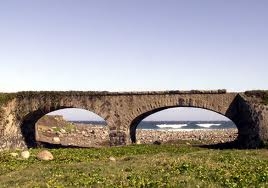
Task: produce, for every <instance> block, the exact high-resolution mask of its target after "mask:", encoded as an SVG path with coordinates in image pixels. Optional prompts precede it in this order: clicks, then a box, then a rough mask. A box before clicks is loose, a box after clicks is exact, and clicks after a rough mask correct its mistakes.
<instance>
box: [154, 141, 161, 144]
mask: <svg viewBox="0 0 268 188" xmlns="http://www.w3.org/2000/svg"><path fill="white" fill-rule="evenodd" d="M153 144H155V145H161V142H160V141H158V140H156V141H154V143H153Z"/></svg>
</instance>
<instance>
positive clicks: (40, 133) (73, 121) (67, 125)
mask: <svg viewBox="0 0 268 188" xmlns="http://www.w3.org/2000/svg"><path fill="white" fill-rule="evenodd" d="M21 132H22V135H23V137H24V140H25V142H26V144H27V147H36V146H39V145H41V146H48V147H101V146H104V145H108V144H109V131H108V126H107V123H106V121H105V120H104V119H103V118H102V117H101V116H99V115H97V114H96V113H94V112H91V111H89V110H85V109H80V108H70V107H62V108H59V109H56V110H54V109H53V110H48V111H46V110H40V109H39V110H36V111H34V112H31V113H29V114H28V115H27V116H25V117H24V118H23V122H22V124H21Z"/></svg>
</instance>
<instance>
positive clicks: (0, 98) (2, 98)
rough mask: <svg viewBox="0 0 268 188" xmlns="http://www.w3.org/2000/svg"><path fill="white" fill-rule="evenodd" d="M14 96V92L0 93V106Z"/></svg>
mask: <svg viewBox="0 0 268 188" xmlns="http://www.w3.org/2000/svg"><path fill="white" fill-rule="evenodd" d="M15 97H16V95H15V94H14V93H0V106H2V105H4V104H6V103H7V102H8V101H10V100H12V99H14V98H15Z"/></svg>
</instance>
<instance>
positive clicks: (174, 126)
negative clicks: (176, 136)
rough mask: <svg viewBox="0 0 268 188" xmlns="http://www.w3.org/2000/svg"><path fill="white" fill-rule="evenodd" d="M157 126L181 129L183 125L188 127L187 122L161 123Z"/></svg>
mask: <svg viewBox="0 0 268 188" xmlns="http://www.w3.org/2000/svg"><path fill="white" fill-rule="evenodd" d="M156 126H157V127H159V128H161V129H163V128H166V129H167V128H171V129H180V128H182V127H186V126H187V124H159V125H156Z"/></svg>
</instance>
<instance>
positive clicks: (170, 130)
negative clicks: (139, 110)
mask: <svg viewBox="0 0 268 188" xmlns="http://www.w3.org/2000/svg"><path fill="white" fill-rule="evenodd" d="M211 130H213V129H211ZM154 131H163V132H164V131H167V132H176V131H179V132H191V131H193V132H196V131H207V129H160V130H157V129H155V130H154Z"/></svg>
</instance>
